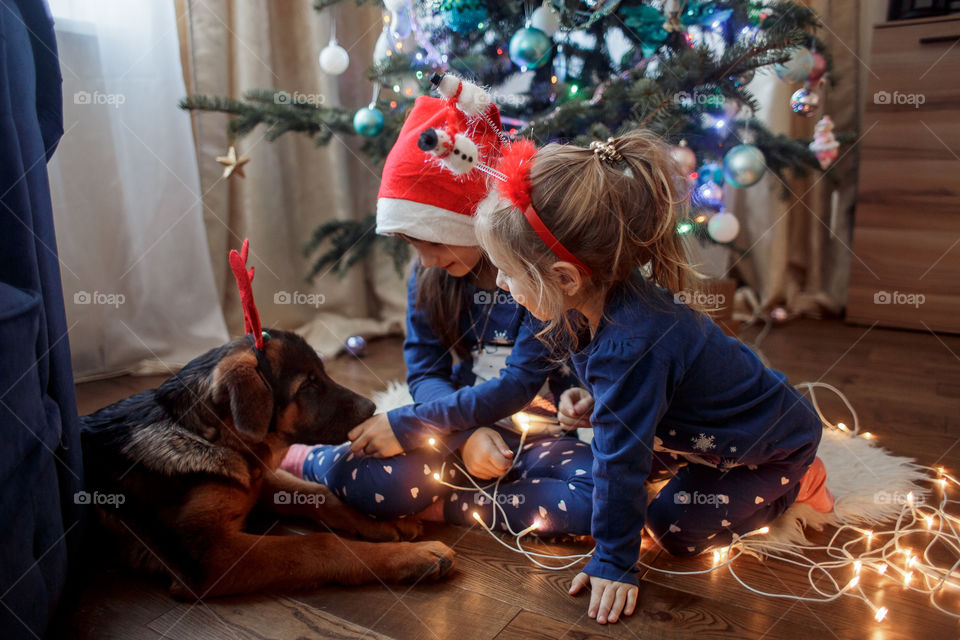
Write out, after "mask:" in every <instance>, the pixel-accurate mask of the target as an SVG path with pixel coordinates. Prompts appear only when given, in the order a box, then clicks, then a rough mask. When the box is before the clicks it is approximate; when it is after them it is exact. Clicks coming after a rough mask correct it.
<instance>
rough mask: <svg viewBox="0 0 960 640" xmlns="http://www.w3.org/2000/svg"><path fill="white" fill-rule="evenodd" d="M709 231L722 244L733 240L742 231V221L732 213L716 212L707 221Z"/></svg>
mask: <svg viewBox="0 0 960 640" xmlns="http://www.w3.org/2000/svg"><path fill="white" fill-rule="evenodd" d="M707 233H708V234H710V237H711V238H713V239H714V241H716V242H719V243H721V244H723V243H727V242H731V241H733V239H734V238H736V237H737V234H738V233H740V221H739V220H737V217H736V216H735V215H733V214H732V213H727V212H726V211H721V212H720V213H715V214H714V215H713V217H712V218H710V221H709V222H707Z"/></svg>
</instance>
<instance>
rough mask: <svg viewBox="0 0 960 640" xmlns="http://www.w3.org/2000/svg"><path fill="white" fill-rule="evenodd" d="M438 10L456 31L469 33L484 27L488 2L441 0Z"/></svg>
mask: <svg viewBox="0 0 960 640" xmlns="http://www.w3.org/2000/svg"><path fill="white" fill-rule="evenodd" d="M437 11H438V12H439V13H440V16H441V17H442V18H443V22H444V24H445V25H447V26H448V27H449V28H450V30H451V31H453V32H455V33H469V32H471V31H475V30H477V29H480V28H482V27H481V26H480V25H481V24H482V23H483V22H484V21H485V20H486V19H487V3H486V2H484V0H441V1H440V2H439V3H437Z"/></svg>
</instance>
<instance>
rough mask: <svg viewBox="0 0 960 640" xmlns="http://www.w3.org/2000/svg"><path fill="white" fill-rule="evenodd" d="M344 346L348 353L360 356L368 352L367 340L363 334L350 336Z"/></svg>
mask: <svg viewBox="0 0 960 640" xmlns="http://www.w3.org/2000/svg"><path fill="white" fill-rule="evenodd" d="M344 347H345V349H346V351H347V353H349V354H350V355H352V356H353V357H355V358H359V357H361V356H363V355H364V354H365V353H366V352H367V341H366V340H364V339H363V336H350V337H349V338H347V342H346V343H345V344H344Z"/></svg>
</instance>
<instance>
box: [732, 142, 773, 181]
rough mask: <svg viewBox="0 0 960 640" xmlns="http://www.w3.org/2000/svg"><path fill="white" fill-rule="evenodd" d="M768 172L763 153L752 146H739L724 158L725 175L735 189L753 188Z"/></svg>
mask: <svg viewBox="0 0 960 640" xmlns="http://www.w3.org/2000/svg"><path fill="white" fill-rule="evenodd" d="M766 171H767V164H766V160H765V159H764V157H763V152H761V151H760V149H757V148H756V147H755V146H753V145H752V144H738V145H737V146H735V147H733V148H732V149H730V151H727V155H725V156H723V175H724V177H725V178H726V179H727V182H728V183H729V184H732V185H733V186H735V187H740V188H743V187H752V186H753V185H755V184H757V183H758V182H760V178H762V177H763V174H764V173H766Z"/></svg>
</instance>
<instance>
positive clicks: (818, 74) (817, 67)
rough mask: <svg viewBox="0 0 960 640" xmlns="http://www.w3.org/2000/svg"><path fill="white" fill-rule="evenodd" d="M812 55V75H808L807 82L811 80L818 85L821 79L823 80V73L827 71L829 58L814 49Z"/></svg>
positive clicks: (811, 82) (812, 83)
mask: <svg viewBox="0 0 960 640" xmlns="http://www.w3.org/2000/svg"><path fill="white" fill-rule="evenodd" d="M812 55H813V68H812V69H811V71H810V75H809V76H807V82H809V83H810V84H811V85H814V86H817V85H819V84H820V81H821V80H823V74H825V73H826V72H827V59H826V58H824V57H823V55H822V54H820V53H817V52H816V51H814V52H813V53H812Z"/></svg>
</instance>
